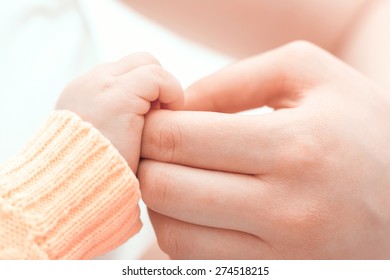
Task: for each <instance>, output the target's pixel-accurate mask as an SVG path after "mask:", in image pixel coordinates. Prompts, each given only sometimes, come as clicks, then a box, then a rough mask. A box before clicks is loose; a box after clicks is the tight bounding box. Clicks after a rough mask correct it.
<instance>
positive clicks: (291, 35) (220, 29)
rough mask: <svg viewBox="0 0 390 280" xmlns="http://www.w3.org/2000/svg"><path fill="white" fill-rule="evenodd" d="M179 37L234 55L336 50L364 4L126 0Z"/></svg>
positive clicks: (348, 1) (320, 0) (360, 0)
mask: <svg viewBox="0 0 390 280" xmlns="http://www.w3.org/2000/svg"><path fill="white" fill-rule="evenodd" d="M123 2H124V3H126V4H128V5H129V6H130V7H132V8H133V9H135V10H138V11H139V12H141V13H142V14H144V15H146V16H148V17H150V18H152V19H154V20H156V21H157V22H159V23H161V24H163V25H165V26H167V27H169V28H170V29H172V30H173V31H176V32H178V33H179V34H181V35H183V36H186V37H189V38H190V39H193V40H196V41H198V42H201V43H204V44H206V45H208V46H210V47H213V48H215V49H217V50H219V51H222V52H224V53H227V54H229V55H232V56H235V57H241V58H242V57H247V56H250V55H255V54H258V53H260V52H263V51H266V50H269V49H272V48H275V47H277V46H280V45H282V44H285V43H288V42H290V41H293V40H298V39H300V40H308V41H312V42H314V43H315V44H317V45H319V46H321V47H323V48H325V49H328V50H335V48H336V46H337V44H338V42H339V39H340V37H341V36H344V32H345V31H346V29H348V28H349V25H350V24H352V23H353V22H354V20H355V18H356V17H357V16H358V14H360V12H362V9H364V8H365V7H364V6H365V3H366V2H369V1H365V0H344V1H337V0H316V1H310V0H292V1H291V0H290V1H284V0H277V1H265V0H260V1H258V0H240V1H234V0H229V1H225V0H213V1H209V0H199V1H194V0H181V1H176V0H164V1H161V0H160V1H159V0H155V1H144V0H123Z"/></svg>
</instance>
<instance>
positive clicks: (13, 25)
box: [0, 0, 232, 259]
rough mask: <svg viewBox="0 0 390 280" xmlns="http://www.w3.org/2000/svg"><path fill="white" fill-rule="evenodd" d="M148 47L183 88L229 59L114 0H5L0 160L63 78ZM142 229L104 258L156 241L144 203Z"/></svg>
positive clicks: (42, 113) (0, 33) (30, 129)
mask: <svg viewBox="0 0 390 280" xmlns="http://www.w3.org/2000/svg"><path fill="white" fill-rule="evenodd" d="M139 51H147V52H150V53H151V54H152V55H154V56H155V57H156V58H157V59H158V60H160V62H161V64H162V65H163V66H164V68H166V69H167V70H168V71H170V72H171V73H172V74H173V75H174V76H176V77H177V78H178V79H179V81H180V82H181V83H182V85H183V87H184V88H185V87H187V86H189V85H190V84H191V83H192V82H194V81H196V80H197V79H199V78H201V77H203V76H205V75H207V74H210V73H212V72H214V71H216V70H218V69H219V68H221V67H223V66H224V65H226V64H228V63H230V62H231V61H232V59H231V58H230V57H227V56H224V55H221V54H219V53H216V52H215V51H212V50H210V49H207V48H205V47H204V46H201V45H198V44H195V43H194V42H190V41H187V40H186V39H184V38H181V37H179V36H178V35H176V34H174V33H172V32H171V31H169V30H167V29H164V28H163V27H161V26H159V25H158V24H155V23H153V22H151V21H150V20H148V19H146V18H145V17H143V16H141V15H140V14H138V13H137V12H135V11H133V10H132V9H130V8H129V7H128V6H124V5H122V4H121V3H120V2H119V1H116V0H18V1H3V5H2V8H1V9H0V96H1V98H0V162H4V161H5V160H6V159H7V158H9V157H12V156H13V155H14V154H15V153H16V152H17V151H18V149H19V148H20V147H21V146H22V145H23V144H24V143H25V142H26V140H27V139H28V138H29V137H30V136H31V135H32V134H33V133H34V131H35V130H36V129H37V128H38V127H39V125H40V123H42V121H43V120H44V119H45V117H46V116H47V115H48V114H49V113H50V112H51V111H52V110H53V108H54V105H55V102H56V99H57V97H58V95H59V94H60V93H61V91H62V89H63V88H64V87H65V85H66V84H67V83H68V82H69V81H70V80H72V79H73V78H74V77H76V76H78V75H80V74H82V73H84V72H85V71H87V70H88V69H90V68H92V67H93V66H94V65H96V64H99V63H104V62H109V61H113V60H117V59H120V58H121V57H123V56H125V55H128V54H130V53H134V52H139ZM141 211H142V214H141V219H142V221H143V223H144V227H143V229H142V230H141V232H140V233H139V234H138V235H137V236H135V237H133V238H132V239H131V240H129V241H128V242H127V243H126V244H124V245H122V246H121V247H119V248H118V249H116V250H114V251H112V252H109V253H108V254H106V255H104V256H102V257H101V258H102V259H137V258H139V257H140V256H141V255H142V254H143V253H144V251H145V250H146V249H147V248H148V246H149V245H150V244H151V243H152V242H153V241H154V240H155V236H154V233H153V229H152V227H151V225H150V222H149V220H148V216H147V211H146V207H145V206H144V205H143V204H142V203H141Z"/></svg>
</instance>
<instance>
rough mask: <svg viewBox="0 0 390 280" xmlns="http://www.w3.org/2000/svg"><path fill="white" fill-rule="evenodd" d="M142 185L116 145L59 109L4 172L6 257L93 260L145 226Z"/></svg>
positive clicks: (1, 230) (0, 183) (0, 181)
mask: <svg viewBox="0 0 390 280" xmlns="http://www.w3.org/2000/svg"><path fill="white" fill-rule="evenodd" d="M139 199H140V192H139V188H138V181H137V179H136V178H135V176H134V174H133V172H132V171H131V170H130V168H129V167H128V165H127V164H126V162H125V160H124V159H123V158H122V157H121V156H120V154H119V153H118V152H117V151H116V149H115V148H114V147H113V146H112V145H111V144H110V142H109V141H108V140H107V139H106V138H104V137H103V135H101V134H100V132H99V131H98V130H96V129H95V128H93V127H92V126H91V125H90V124H88V123H86V122H83V121H82V120H81V119H80V118H79V117H78V116H76V115H75V114H73V113H71V112H68V111H56V112H53V113H52V115H51V116H50V117H49V119H48V120H47V122H46V123H45V125H44V127H42V128H41V130H40V131H38V133H37V134H36V135H35V137H34V138H33V139H32V140H31V141H30V142H29V144H28V145H26V147H25V148H24V149H23V150H22V151H21V152H20V153H19V154H18V155H17V156H16V157H14V158H13V159H11V160H9V161H8V162H6V163H5V164H4V165H2V167H1V168H0V258H1V259H89V258H92V257H95V256H98V255H100V254H103V253H105V252H107V251H109V250H111V249H113V248H115V247H117V246H119V245H120V244H122V243H123V242H125V241H126V240H127V239H128V238H130V237H131V236H132V235H134V234H135V233H137V232H138V231H139V229H140V227H141V222H140V219H139V207H138V201H139Z"/></svg>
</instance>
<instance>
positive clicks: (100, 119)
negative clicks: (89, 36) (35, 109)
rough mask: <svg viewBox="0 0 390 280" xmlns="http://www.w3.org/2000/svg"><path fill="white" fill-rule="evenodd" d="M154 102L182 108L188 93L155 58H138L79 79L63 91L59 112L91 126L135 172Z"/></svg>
mask: <svg viewBox="0 0 390 280" xmlns="http://www.w3.org/2000/svg"><path fill="white" fill-rule="evenodd" d="M152 102H153V107H161V108H164V109H173V110H175V109H181V108H182V106H183V104H184V95H183V90H182V88H181V86H180V84H179V82H178V81H177V80H176V79H175V78H174V77H173V76H172V75H171V74H169V73H168V72H167V71H165V70H164V69H163V68H162V67H161V65H160V64H159V62H158V61H157V60H156V59H155V58H154V57H152V56H151V55H149V54H146V53H138V54H133V55H130V56H127V57H125V58H123V59H121V60H120V61H118V62H114V63H109V64H104V65H101V66H98V67H96V68H95V69H93V70H92V71H90V72H88V73H87V74H85V75H83V76H81V77H79V78H77V79H75V80H74V81H73V82H71V83H70V84H69V85H68V86H67V87H66V88H65V90H64V91H63V92H62V94H61V96H60V98H59V100H58V102H57V105H56V109H58V110H69V111H72V112H74V113H76V114H78V115H79V116H80V117H81V118H82V119H83V120H84V121H87V122H90V123H91V124H92V125H93V126H94V127H95V128H97V129H98V130H99V131H100V132H101V133H102V134H103V135H104V136H105V137H106V138H108V139H109V140H110V141H111V143H112V144H113V145H114V146H115V147H116V149H117V150H118V151H119V152H120V153H121V155H122V156H123V157H124V158H125V159H126V161H127V162H128V164H129V166H130V168H131V169H132V170H133V172H134V173H136V172H137V168H138V162H139V157H140V149H141V137H142V130H143V126H144V115H145V114H146V113H148V112H149V110H150V108H151V106H152Z"/></svg>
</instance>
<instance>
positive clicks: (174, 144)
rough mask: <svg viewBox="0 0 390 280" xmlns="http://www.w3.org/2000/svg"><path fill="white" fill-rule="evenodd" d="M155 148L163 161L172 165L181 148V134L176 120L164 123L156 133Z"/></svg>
mask: <svg viewBox="0 0 390 280" xmlns="http://www.w3.org/2000/svg"><path fill="white" fill-rule="evenodd" d="M158 135H159V136H158V141H157V148H158V152H159V154H160V155H161V157H162V158H163V160H164V161H166V162H168V163H172V162H174V161H175V159H176V154H177V152H178V150H179V149H180V147H181V146H182V134H181V129H180V125H179V123H178V121H177V120H170V121H169V122H164V123H163V124H162V125H161V126H160V130H159V132H158Z"/></svg>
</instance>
